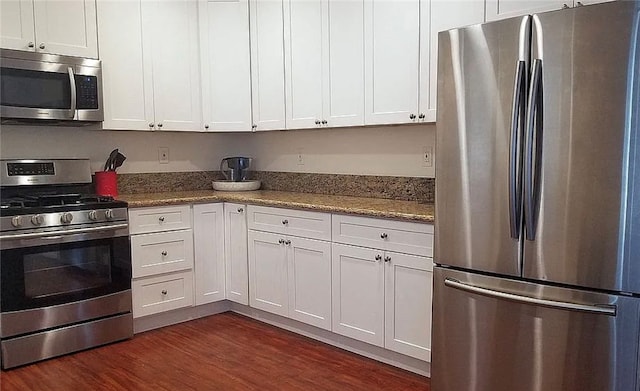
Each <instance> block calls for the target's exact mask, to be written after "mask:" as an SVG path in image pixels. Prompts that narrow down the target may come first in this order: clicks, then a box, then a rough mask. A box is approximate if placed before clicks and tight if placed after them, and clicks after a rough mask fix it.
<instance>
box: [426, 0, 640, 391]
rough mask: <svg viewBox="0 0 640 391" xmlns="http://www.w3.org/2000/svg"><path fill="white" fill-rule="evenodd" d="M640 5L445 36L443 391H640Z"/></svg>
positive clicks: (601, 7) (439, 344)
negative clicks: (639, 367) (639, 363)
mask: <svg viewBox="0 0 640 391" xmlns="http://www.w3.org/2000/svg"><path fill="white" fill-rule="evenodd" d="M639 18H640V3H639V2H638V1H615V2H610V3H604V4H598V5H589V6H579V7H576V8H572V9H565V10H559V11H554V12H547V13H540V14H536V15H529V16H524V17H517V18H512V19H507V20H502V21H498V22H493V23H487V24H482V25H474V26H470V27H466V28H461V29H455V30H450V31H447V32H442V33H440V36H439V53H438V56H439V60H438V61H439V64H438V76H439V77H438V117H437V123H436V126H437V138H436V140H437V141H436V150H437V155H436V156H437V168H436V204H435V206H436V222H435V224H436V230H435V235H436V237H435V240H436V243H435V263H436V264H437V266H436V268H435V269H434V304H433V306H434V307H433V311H434V314H433V334H432V349H433V351H432V367H431V373H432V389H433V391H465V390H474V391H529V390H532V391H533V390H540V391H556V390H557V391H570V390H580V391H588V390H594V391H596V390H597V391H605V390H618V391H630V390H638V389H639V385H638V383H639V372H638V356H639V352H640V341H639V330H640V125H639V124H640V33H639Z"/></svg>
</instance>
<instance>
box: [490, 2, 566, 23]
mask: <svg viewBox="0 0 640 391" xmlns="http://www.w3.org/2000/svg"><path fill="white" fill-rule="evenodd" d="M565 5H566V6H573V1H572V0H524V1H523V0H486V7H487V8H486V12H487V18H486V19H487V22H490V21H492V20H499V19H506V18H511V17H514V16H520V15H527V14H534V13H537V12H544V11H553V10H559V9H562V8H563V6H565Z"/></svg>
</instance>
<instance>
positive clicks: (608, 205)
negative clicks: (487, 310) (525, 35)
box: [523, 1, 640, 292]
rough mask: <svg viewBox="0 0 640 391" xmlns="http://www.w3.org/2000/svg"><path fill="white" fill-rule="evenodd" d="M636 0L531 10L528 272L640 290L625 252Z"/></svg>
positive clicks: (638, 268) (639, 268)
mask: <svg viewBox="0 0 640 391" xmlns="http://www.w3.org/2000/svg"><path fill="white" fill-rule="evenodd" d="M638 4H639V3H638V2H635V1H615V2H611V3H605V4H599V5H592V6H584V7H577V8H574V9H571V10H562V11H555V12H548V13H543V14H538V15H534V16H533V22H532V33H531V36H532V56H531V61H532V68H533V76H532V77H531V83H530V86H531V87H530V97H531V98H532V99H531V101H529V109H528V115H527V118H528V121H527V126H526V135H525V138H526V139H527V147H526V153H525V163H524V166H525V180H524V181H525V197H524V200H525V221H526V224H525V225H526V236H527V240H526V241H525V245H524V265H523V269H524V270H523V276H524V277H525V278H529V279H535V280H543V281H553V282H557V283H563V284H569V285H575V286H582V287H590V288H597V289H604V290H611V291H626V292H640V265H638V262H633V263H634V265H631V264H626V263H628V261H629V260H630V259H627V260H625V257H623V256H622V252H621V249H622V247H623V241H624V230H623V228H624V221H625V213H626V212H625V210H626V205H625V202H626V192H627V186H626V185H625V181H626V175H627V172H626V171H627V168H626V167H627V166H626V163H625V161H626V160H627V159H628V156H627V155H626V152H625V148H628V142H629V141H628V140H629V138H630V135H631V134H635V132H637V123H638V120H637V119H635V124H636V125H634V126H635V127H636V129H635V131H632V129H631V128H632V126H631V122H630V121H631V120H630V118H632V116H631V114H630V113H631V112H632V110H633V104H632V102H633V100H632V97H633V96H637V94H638V88H637V86H636V87H633V84H634V82H635V83H637V81H634V76H633V75H635V77H637V75H638V74H640V67H639V66H638V58H637V57H634V56H638V55H640V54H639V53H636V50H637V48H636V46H637V45H638V44H637V40H638V36H637V34H638V24H637V23H638ZM537 71H539V74H540V77H539V78H537V77H536V72H537ZM633 88H635V89H636V91H635V92H634V93H633V94H632V90H633ZM534 90H537V91H538V94H536V93H535V91H534ZM636 110H637V109H636ZM635 115H637V113H636V114H635ZM634 138H635V136H634ZM527 168H530V170H527ZM630 217H631V216H629V218H630ZM622 275H626V276H627V278H621V277H620V276H622Z"/></svg>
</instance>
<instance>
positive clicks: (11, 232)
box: [0, 160, 133, 369]
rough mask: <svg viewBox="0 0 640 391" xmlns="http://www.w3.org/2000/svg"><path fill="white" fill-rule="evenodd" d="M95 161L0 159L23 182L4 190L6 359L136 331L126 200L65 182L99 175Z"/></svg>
mask: <svg viewBox="0 0 640 391" xmlns="http://www.w3.org/2000/svg"><path fill="white" fill-rule="evenodd" d="M88 164H89V162H88V160H13V161H7V160H3V161H0V166H1V167H0V177H5V178H8V179H13V181H11V180H9V181H5V182H3V185H6V184H7V183H12V182H13V183H23V185H21V186H9V187H8V188H7V187H3V188H2V197H1V199H0V259H1V260H2V261H1V263H0V347H1V352H2V368H4V369H7V368H12V367H15V366H19V365H23V364H27V363H31V362H34V361H38V360H41V359H45V358H49V357H53V356H57V355H61V354H66V353H70V352H74V351H77V350H81V349H86V348H89V347H93V346H97V345H102V344H106V343H110V342H114V341H117V340H121V339H126V338H130V337H131V336H132V335H133V320H132V314H131V250H130V243H129V226H128V217H127V207H126V203H124V202H121V201H117V200H114V199H112V198H109V197H99V196H94V195H92V194H90V192H89V190H88V188H87V187H86V186H85V185H86V183H85V184H82V183H80V184H70V183H69V184H61V183H60V182H61V181H63V182H64V181H72V182H73V181H78V180H79V181H85V182H86V181H87V180H88V181H89V182H90V180H91V176H90V174H89V175H88V178H87V177H86V175H87V173H88V172H89V171H88V170H87V169H88ZM27 177H37V179H32V180H31V181H29V180H26V179H27ZM56 178H57V179H56ZM61 178H64V180H61ZM46 181H49V182H58V183H57V184H56V185H52V184H48V185H47V184H45V185H42V183H43V182H46ZM30 182H35V183H39V185H24V183H30ZM79 191H80V192H79Z"/></svg>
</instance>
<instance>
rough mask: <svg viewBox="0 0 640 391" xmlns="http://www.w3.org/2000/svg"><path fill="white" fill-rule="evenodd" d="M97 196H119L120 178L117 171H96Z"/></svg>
mask: <svg viewBox="0 0 640 391" xmlns="http://www.w3.org/2000/svg"><path fill="white" fill-rule="evenodd" d="M95 181H96V194H98V195H101V196H111V197H114V198H115V197H117V196H118V176H117V175H116V172H115V171H96V179H95Z"/></svg>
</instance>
